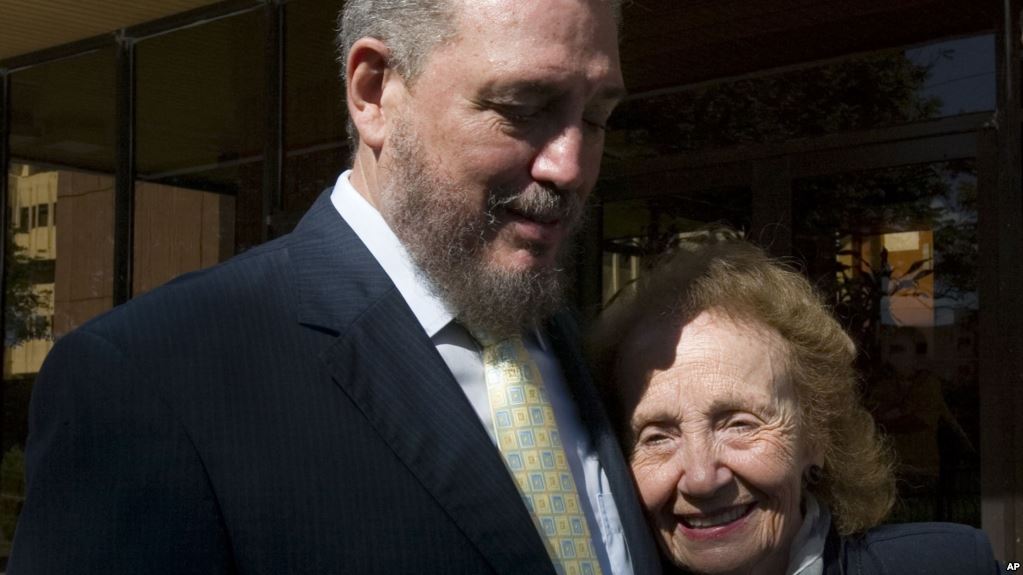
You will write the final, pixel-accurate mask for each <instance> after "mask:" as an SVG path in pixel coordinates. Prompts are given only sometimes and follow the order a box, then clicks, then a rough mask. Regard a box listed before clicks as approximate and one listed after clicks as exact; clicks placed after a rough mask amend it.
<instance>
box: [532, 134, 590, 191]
mask: <svg viewBox="0 0 1023 575" xmlns="http://www.w3.org/2000/svg"><path fill="white" fill-rule="evenodd" d="M592 137H593V136H590V138H592ZM594 145H595V144H594V143H592V142H588V141H587V137H586V134H585V128H584V126H583V125H582V122H578V123H573V124H569V125H566V126H564V127H563V128H562V129H561V130H560V131H559V132H558V133H556V134H553V135H552V136H551V137H550V138H549V139H548V140H547V141H546V142H545V143H544V145H543V146H542V147H541V148H540V150H539V152H538V153H537V155H536V158H534V160H533V169H532V175H533V179H534V180H535V181H537V182H546V183H550V184H552V185H553V186H555V187H556V188H558V189H561V190H568V191H575V190H577V189H579V187H580V186H581V185H582V184H583V182H584V181H585V180H586V176H587V174H588V171H587V170H597V169H599V166H593V165H587V164H588V163H593V162H598V161H599V157H598V158H594V159H590V158H587V157H586V152H587V151H588V149H587V146H591V147H592V146H594Z"/></svg>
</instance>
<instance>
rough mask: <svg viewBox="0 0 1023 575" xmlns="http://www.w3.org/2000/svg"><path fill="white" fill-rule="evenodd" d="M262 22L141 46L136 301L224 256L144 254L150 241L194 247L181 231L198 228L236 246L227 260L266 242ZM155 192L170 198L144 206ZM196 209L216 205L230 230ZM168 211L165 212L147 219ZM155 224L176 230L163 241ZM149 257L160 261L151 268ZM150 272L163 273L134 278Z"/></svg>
mask: <svg viewBox="0 0 1023 575" xmlns="http://www.w3.org/2000/svg"><path fill="white" fill-rule="evenodd" d="M264 23H265V18H264V14H263V11H262V10H261V9H257V10H254V11H249V12H246V13H244V14H240V15H237V16H232V17H229V18H223V19H220V20H214V21H212V22H207V23H204V24H202V25H201V26H195V27H190V28H184V29H181V30H177V31H174V32H171V33H168V34H164V35H161V36H157V37H154V38H149V39H146V40H142V41H140V42H139V43H138V45H137V47H136V50H137V52H136V60H137V69H138V73H137V85H138V88H137V98H138V99H137V124H138V127H137V130H138V137H137V141H138V150H137V162H136V164H137V171H138V178H139V180H140V181H139V182H138V183H137V184H136V189H137V190H138V192H137V197H136V204H137V205H136V218H138V221H137V222H136V226H135V230H136V238H135V246H136V248H137V249H139V248H141V249H142V251H141V252H140V253H139V252H137V253H136V257H135V262H134V267H135V269H136V274H135V276H134V280H135V281H137V282H139V284H138V287H137V288H136V289H135V290H134V291H135V293H139V291H140V289H141V290H142V291H144V290H145V289H148V288H149V287H153V285H155V284H156V283H159V282H161V281H163V280H165V279H168V278H169V277H173V276H174V275H177V274H180V273H183V272H186V271H191V270H193V269H196V268H197V267H200V266H201V265H203V262H212V261H219V259H220V258H221V257H222V255H224V254H220V255H218V256H217V257H216V258H212V257H210V256H209V255H208V254H209V253H212V252H209V251H207V252H206V254H207V255H195V254H193V253H192V251H189V250H183V251H180V252H175V251H174V248H170V247H167V246H163V247H162V248H159V247H158V248H154V249H156V252H153V253H150V252H147V251H146V249H147V248H149V247H152V246H151V244H150V243H149V242H150V241H156V240H161V241H171V242H178V243H180V242H184V241H192V240H191V239H189V240H186V239H185V237H186V235H187V234H186V230H187V231H188V232H189V233H191V232H192V231H195V230H196V229H199V228H196V227H195V226H196V225H198V226H199V227H200V228H201V229H203V230H206V231H204V233H206V232H207V231H208V232H209V233H212V234H214V235H215V236H216V237H217V240H216V241H215V243H217V244H218V245H219V244H220V241H221V239H223V238H227V239H224V241H227V242H229V243H231V244H232V245H233V248H232V250H229V252H230V253H234V251H235V250H237V251H241V250H244V249H247V248H249V247H252V246H254V245H256V244H258V243H260V242H261V241H262V240H263V229H264V226H265V222H264V221H263V216H262V181H263V155H262V154H263V146H264V142H265V139H266V113H267V108H268V106H267V102H266V89H265V80H264V62H265V49H264V48H265V46H264ZM150 184H153V185H150ZM156 184H159V185H156ZM184 190H193V191H194V193H195V194H196V198H188V199H186V197H187V195H188V194H183V195H182V193H181V192H183V191H184ZM159 193H167V194H169V195H170V197H168V198H166V199H163V200H152V199H151V198H150V197H149V196H150V195H151V194H159ZM204 194H214V195H222V196H226V197H228V198H230V199H229V200H225V199H212V198H209V197H208V196H206V195H204ZM197 198H203V199H197ZM195 203H198V204H204V205H205V204H210V205H212V204H217V205H218V206H220V207H217V208H215V210H217V214H226V213H231V214H232V215H233V218H231V220H230V225H228V224H227V222H225V223H224V225H222V226H220V227H219V228H217V229H216V230H211V229H210V228H209V225H210V221H212V220H211V219H210V218H213V220H217V221H220V215H217V216H216V217H214V216H212V215H211V213H209V212H208V210H209V209H214V208H209V207H204V208H192V207H187V206H188V205H191V204H195ZM221 208H223V210H226V211H220V210H221ZM165 209H166V210H170V211H167V212H165V213H160V212H152V213H150V211H151V210H165ZM157 222H162V224H163V225H171V224H173V225H175V226H178V227H179V229H178V230H177V231H175V232H174V234H172V235H167V233H170V231H171V230H170V229H169V228H168V229H167V232H166V233H164V232H153V231H151V230H148V229H147V228H148V227H149V226H152V225H160V224H158V223H157ZM196 222H199V223H198V224H196ZM153 234H155V235H153ZM161 249H163V252H168V250H169V252H170V253H161ZM218 249H219V248H218ZM215 251H216V250H215ZM218 253H219V252H218ZM173 254H177V255H173ZM228 255H229V254H228ZM147 257H158V258H164V259H165V261H164V262H161V263H156V264H152V263H151V262H148V261H146V260H145V258H147ZM166 258H171V259H173V260H174V261H173V263H170V260H168V259H166ZM154 266H155V267H156V268H159V270H160V271H158V272H154V273H150V272H149V271H142V272H139V271H138V270H140V269H141V270H151V269H153V267H154ZM168 266H169V267H168ZM139 273H142V276H141V277H140V276H139Z"/></svg>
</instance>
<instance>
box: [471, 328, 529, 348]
mask: <svg viewBox="0 0 1023 575" xmlns="http://www.w3.org/2000/svg"><path fill="white" fill-rule="evenodd" d="M466 329H469V328H466ZM469 335H471V336H472V337H473V339H475V340H476V341H478V342H479V344H480V345H482V346H483V347H494V346H495V345H497V344H499V343H504V342H510V343H513V344H514V343H517V344H519V345H522V336H521V335H518V334H512V335H500V334H494V333H490V332H488V331H486V330H480V329H469Z"/></svg>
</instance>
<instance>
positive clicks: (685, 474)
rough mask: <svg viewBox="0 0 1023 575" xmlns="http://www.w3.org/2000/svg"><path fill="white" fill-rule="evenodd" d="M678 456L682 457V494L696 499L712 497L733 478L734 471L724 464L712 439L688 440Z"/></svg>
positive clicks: (680, 490) (679, 484) (679, 480)
mask: <svg viewBox="0 0 1023 575" xmlns="http://www.w3.org/2000/svg"><path fill="white" fill-rule="evenodd" d="M678 457H681V458H682V462H681V463H682V475H681V476H680V477H679V479H678V485H677V488H678V491H679V493H680V494H683V495H686V496H688V497H691V498H696V499H700V498H707V497H711V496H713V495H714V494H715V493H717V491H718V490H719V489H721V488H722V487H724V486H725V485H727V484H728V483H729V482H730V481H731V480H732V471H731V470H730V469H729V468H728V467H727V466H725V465H723V464H722V461H721V458H720V457H719V454H718V449H717V447H715V445H714V444H713V442H712V441H709V440H707V439H702V438H701V439H692V440H689V441H686V442H685V444H684V446H683V447H682V449H681V450H680V451H679V454H678Z"/></svg>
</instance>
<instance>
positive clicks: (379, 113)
mask: <svg viewBox="0 0 1023 575" xmlns="http://www.w3.org/2000/svg"><path fill="white" fill-rule="evenodd" d="M390 54H391V53H390V50H389V49H388V48H387V45H386V44H384V43H383V42H381V41H380V40H377V39H376V38H360V39H359V40H358V41H357V42H355V44H354V45H352V49H351V50H350V51H349V52H348V63H347V67H346V69H345V73H346V74H347V80H348V82H347V86H348V114H349V116H350V117H351V119H352V122H353V123H354V124H355V128H356V130H357V131H358V132H359V141H360V142H363V143H365V144H366V145H367V146H369V147H370V148H373V149H374V150H379V149H380V148H381V147H382V146H383V143H384V140H385V139H386V136H387V120H388V118H387V115H388V113H390V112H391V110H390V109H388V107H389V106H390V105H391V104H390V101H389V99H385V98H384V93H385V90H386V89H387V88H388V87H389V86H388V84H390V83H394V82H398V83H399V84H401V86H400V87H401V88H403V87H404V85H403V82H402V80H401V77H400V76H399V75H398V74H397V73H396V72H395V70H394V69H393V68H391V67H390V63H389V59H390ZM392 87H393V86H392Z"/></svg>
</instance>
